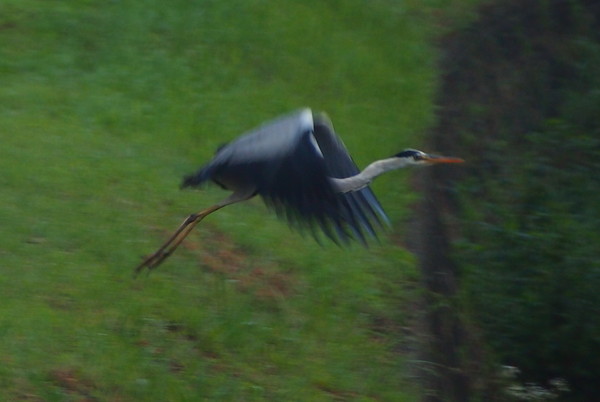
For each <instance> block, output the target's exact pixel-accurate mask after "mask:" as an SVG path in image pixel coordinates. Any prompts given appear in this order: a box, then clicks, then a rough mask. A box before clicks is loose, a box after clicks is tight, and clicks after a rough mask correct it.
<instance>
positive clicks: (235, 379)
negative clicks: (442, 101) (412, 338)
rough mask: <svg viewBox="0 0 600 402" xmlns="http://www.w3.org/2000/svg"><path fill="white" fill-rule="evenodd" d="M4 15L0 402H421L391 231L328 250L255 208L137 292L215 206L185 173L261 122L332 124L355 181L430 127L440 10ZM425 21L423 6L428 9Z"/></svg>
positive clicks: (386, 194)
mask: <svg viewBox="0 0 600 402" xmlns="http://www.w3.org/2000/svg"><path fill="white" fill-rule="evenodd" d="M403 4H404V5H403V6H400V5H398V4H396V3H395V2H387V1H376V2H369V3H365V2H362V1H344V2H341V1H329V2H321V1H305V2H294V1H284V2H280V3H278V4H277V5H271V4H269V3H268V2H264V1H259V0H252V1H248V0H246V1H229V2H217V1H208V0H207V1H195V2H191V1H187V0H185V1H184V0H171V1H164V0H161V1H158V0H155V1H153V0H146V1H133V0H131V1H129V0H124V1H94V0H87V1H84V0H81V1H63V2H48V1H42V0H4V1H3V2H2V3H1V4H0V82H1V83H2V85H0V139H1V143H0V172H1V175H0V295H1V297H2V303H0V399H2V400H49V401H68V400H82V399H83V398H88V399H90V400H113V401H143V400H148V401H150V400H152V401H154V400H199V399H203V398H204V399H211V400H331V399H344V400H346V399H347V400H390V401H391V400H394V401H398V400H415V399H416V398H417V395H418V391H417V388H416V386H415V385H414V384H412V382H413V381H411V380H409V377H408V375H407V370H406V363H405V356H403V355H402V354H400V353H399V352H397V350H398V345H400V344H403V343H405V342H406V340H405V339H403V338H402V334H401V332H400V330H399V328H400V327H401V326H402V325H405V324H406V322H407V320H408V318H407V314H410V312H409V309H408V306H410V303H411V301H412V300H413V299H414V297H415V295H414V292H413V291H411V289H413V287H414V283H415V280H416V279H415V278H416V273H415V268H414V261H413V258H412V257H411V256H410V255H409V253H407V252H406V251H405V250H404V249H403V248H402V247H401V244H400V243H401V242H400V241H398V240H394V239H399V238H400V236H401V233H402V232H403V229H402V223H403V222H404V221H405V220H406V218H407V212H406V207H407V205H408V203H409V202H410V201H411V200H413V199H414V197H415V196H414V194H412V193H411V192H409V191H408V190H407V177H408V176H407V173H405V172H399V173H394V174H390V175H388V176H387V177H383V178H381V179H380V180H378V181H377V183H375V186H374V188H375V191H376V193H377V194H378V195H379V198H380V201H381V202H382V204H383V205H384V207H385V208H386V210H387V211H388V213H389V215H390V217H391V219H392V221H393V223H394V226H393V228H392V229H391V230H390V231H389V232H388V233H386V234H383V235H382V242H381V244H375V245H373V246H372V247H371V248H370V249H369V250H364V249H362V248H360V247H356V246H355V247H352V248H350V249H347V250H345V249H340V248H338V247H336V246H334V245H332V244H326V245H325V246H324V247H321V246H319V245H317V244H315V242H314V241H313V239H311V238H310V237H309V236H302V235H300V234H297V233H295V232H292V231H291V230H290V229H289V228H288V227H287V226H286V225H285V224H284V223H282V222H280V221H278V220H277V219H276V218H275V217H273V216H272V214H270V213H269V212H268V211H267V210H266V208H265V207H264V206H263V205H262V203H261V202H260V200H252V201H250V202H248V203H245V204H244V205H236V206H232V207H229V208H226V209H224V210H222V211H219V213H217V214H215V215H213V216H211V217H210V218H208V219H207V220H206V221H205V222H203V223H202V224H201V225H200V226H199V227H198V229H197V230H196V231H195V232H194V234H193V235H192V236H191V237H190V238H189V239H188V240H187V241H186V243H185V246H184V247H182V248H181V249H180V250H178V252H177V253H176V255H174V256H173V257H172V258H171V259H170V260H168V261H167V262H166V263H165V264H164V265H163V266H161V267H160V269H159V270H158V271H156V272H155V273H153V274H152V275H150V276H142V277H140V278H138V279H135V280H134V279H132V269H133V267H134V266H135V265H136V264H137V263H138V262H139V261H140V257H141V256H142V255H144V254H148V253H150V252H151V251H153V250H154V249H155V248H156V247H157V246H158V245H159V244H160V243H161V242H162V241H163V240H164V239H165V237H166V236H167V235H168V234H169V232H170V231H171V230H173V229H174V228H175V227H176V226H177V225H178V224H179V222H180V221H181V219H183V217H185V216H186V215H187V214H189V213H191V212H194V211H196V210H198V209H201V208H203V207H205V206H207V205H210V204H211V203H213V202H215V201H216V200H219V199H220V198H222V197H223V196H224V193H223V192H222V191H221V190H219V189H216V188H211V189H206V190H204V191H201V192H180V191H179V190H178V184H179V181H180V178H181V176H182V175H183V174H186V173H189V172H191V171H193V170H195V169H196V168H197V167H198V166H199V165H200V164H201V163H202V162H203V161H204V160H206V159H207V158H209V157H210V156H211V155H212V153H213V151H214V148H215V147H216V146H217V145H218V144H220V143H222V142H225V141H227V140H229V139H231V138H233V137H235V136H236V135H237V134H239V133H240V132H243V131H245V130H247V129H249V128H251V127H253V126H254V125H256V124H258V123H260V122H262V121H263V120H265V119H268V118H271V117H273V116H275V115H277V114H279V113H284V112H287V111H290V110H293V109H295V108H298V107H301V106H305V105H309V106H312V107H313V108H315V109H317V110H326V111H327V112H328V113H329V115H330V116H331V117H332V119H333V121H334V123H335V124H336V128H337V129H338V131H339V132H340V133H342V135H343V138H344V140H345V142H346V145H347V146H348V148H349V149H350V151H351V152H352V153H353V154H354V156H355V159H356V161H357V163H358V164H359V165H361V166H364V165H365V164H366V163H368V162H369V161H370V160H371V159H375V158H378V157H382V156H387V155H389V154H391V153H394V152H396V151H398V150H401V149H402V148H405V147H409V146H415V147H416V146H418V145H419V143H420V141H421V140H420V134H421V133H422V132H423V131H424V130H425V129H426V127H428V126H429V125H430V124H431V120H432V105H431V96H432V92H433V90H434V88H435V82H436V80H435V71H434V68H433V66H434V61H435V53H434V52H433V50H432V46H431V44H430V43H429V39H430V37H431V34H432V32H434V26H433V25H434V24H433V22H432V21H433V20H432V19H431V18H430V15H431V12H432V10H434V9H437V6H436V2H435V1H430V2H424V3H423V2H417V1H414V2H405V3H403ZM423 4H425V5H423Z"/></svg>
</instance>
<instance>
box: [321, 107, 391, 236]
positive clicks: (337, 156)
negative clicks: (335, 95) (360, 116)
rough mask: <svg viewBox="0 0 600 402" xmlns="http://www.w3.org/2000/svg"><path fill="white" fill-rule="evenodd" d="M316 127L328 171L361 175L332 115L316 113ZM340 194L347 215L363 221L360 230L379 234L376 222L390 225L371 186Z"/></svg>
mask: <svg viewBox="0 0 600 402" xmlns="http://www.w3.org/2000/svg"><path fill="white" fill-rule="evenodd" d="M314 126H315V128H314V135H315V138H316V140H317V143H318V144H319V148H320V149H321V152H322V153H323V156H324V159H325V165H326V170H327V174H328V175H329V176H331V177H336V178H344V177H350V176H354V175H356V174H358V173H359V172H360V170H359V169H358V167H357V166H356V164H355V163H354V161H353V160H352V157H351V156H350V154H349V153H348V151H347V149H346V147H345V145H344V143H343V142H342V140H341V139H340V137H339V136H337V135H336V134H335V131H334V129H333V125H332V124H331V121H330V120H329V118H328V117H327V116H325V115H323V114H322V115H319V116H315V119H314ZM338 196H339V197H340V198H341V199H342V203H343V204H344V205H345V209H346V210H347V214H348V215H350V216H351V217H352V219H353V220H354V221H356V222H357V224H359V228H358V229H359V231H360V229H364V230H366V231H367V232H368V233H369V234H370V235H372V236H375V230H374V228H373V222H374V223H376V225H377V226H382V222H384V223H385V224H389V219H388V217H387V216H386V214H385V212H384V210H383V208H382V207H381V204H379V201H378V200H377V198H376V197H375V194H373V191H372V190H371V189H370V188H369V187H365V188H363V189H361V190H359V191H355V192H351V193H345V194H338Z"/></svg>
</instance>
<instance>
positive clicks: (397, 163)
mask: <svg viewBox="0 0 600 402" xmlns="http://www.w3.org/2000/svg"><path fill="white" fill-rule="evenodd" d="M407 164H408V163H407V160H406V159H404V158H388V159H381V160H378V161H375V162H373V163H371V164H370V165H369V166H367V167H366V168H365V169H364V170H363V171H362V172H360V173H359V174H357V175H355V176H351V177H346V178H343V179H338V178H334V177H331V178H330V180H331V183H332V184H333V187H334V189H335V191H336V192H338V193H348V192H352V191H358V190H360V189H362V188H364V187H366V186H368V185H369V183H371V181H372V180H373V179H374V178H376V177H377V176H379V175H381V174H383V173H385V172H389V171H390V170H394V169H400V168H402V167H404V166H406V165H407Z"/></svg>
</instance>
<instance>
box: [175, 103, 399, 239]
mask: <svg viewBox="0 0 600 402" xmlns="http://www.w3.org/2000/svg"><path fill="white" fill-rule="evenodd" d="M356 173H358V168H357V167H356V165H355V164H354V162H352V159H351V158H350V156H349V154H348V152H347V151H346V148H345V147H344V145H343V143H342V142H341V140H340V139H339V138H338V137H337V136H336V135H335V133H334V131H333V128H332V126H331V124H330V123H329V122H328V121H327V120H326V119H323V118H316V119H315V120H313V114H312V112H311V110H310V109H303V110H300V111H297V112H295V113H292V114H289V115H286V116H283V117H281V118H279V119H276V120H273V121H271V122H267V123H266V124H264V125H262V126H260V127H258V128H257V129H255V130H253V131H251V132H248V133H246V134H244V135H242V136H241V137H239V138H238V139H236V140H235V141H233V142H231V143H229V144H227V145H226V146H224V147H223V148H221V149H220V150H219V151H218V152H217V154H216V155H215V157H214V158H213V160H212V161H210V162H209V163H208V164H207V165H205V166H204V167H203V168H202V169H200V170H199V171H198V172H197V173H196V174H194V175H191V176H188V177H187V178H186V179H185V180H184V183H183V185H184V186H198V185H201V184H202V183H204V182H206V181H207V180H213V181H215V182H217V183H219V184H220V185H222V186H223V187H225V188H228V189H230V190H233V191H236V190H239V189H244V190H246V191H247V189H248V187H251V190H252V191H253V192H254V193H255V194H258V195H260V196H261V197H262V198H263V199H264V200H265V203H266V204H267V206H268V207H270V208H271V209H273V210H274V211H275V212H276V213H277V214H278V215H279V216H281V217H283V218H285V219H287V220H288V222H289V223H290V224H291V225H292V226H293V227H298V228H309V229H311V230H312V232H313V233H314V234H315V235H316V233H315V231H314V229H315V228H316V227H318V228H320V229H321V230H322V231H323V233H325V235H327V237H329V238H331V239H332V240H333V241H335V242H338V243H339V241H340V240H341V241H343V242H347V241H348V240H351V239H358V240H360V241H362V242H363V243H364V242H365V233H366V234H368V235H374V234H375V230H374V225H380V224H381V221H387V217H386V216H385V213H384V212H383V210H382V208H381V206H380V205H379V202H378V201H377V199H376V198H375V196H374V195H373V193H372V192H371V190H370V189H369V188H365V189H362V190H360V191H357V192H354V193H346V194H338V193H336V192H335V191H334V189H333V187H332V185H331V183H330V180H329V177H348V176H352V175H354V174H356ZM315 237H317V238H318V236H315Z"/></svg>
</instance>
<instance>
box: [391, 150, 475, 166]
mask: <svg viewBox="0 0 600 402" xmlns="http://www.w3.org/2000/svg"><path fill="white" fill-rule="evenodd" d="M394 157H395V158H399V159H401V160H402V161H404V163H405V165H432V164H438V163H463V162H464V160H463V159H460V158H454V157H451V156H440V155H430V154H426V153H425V152H422V151H418V150H416V149H405V150H404V151H402V152H400V153H397V154H396V155H394Z"/></svg>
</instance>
